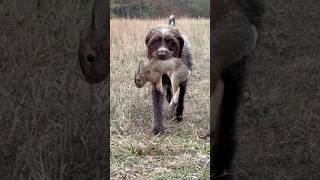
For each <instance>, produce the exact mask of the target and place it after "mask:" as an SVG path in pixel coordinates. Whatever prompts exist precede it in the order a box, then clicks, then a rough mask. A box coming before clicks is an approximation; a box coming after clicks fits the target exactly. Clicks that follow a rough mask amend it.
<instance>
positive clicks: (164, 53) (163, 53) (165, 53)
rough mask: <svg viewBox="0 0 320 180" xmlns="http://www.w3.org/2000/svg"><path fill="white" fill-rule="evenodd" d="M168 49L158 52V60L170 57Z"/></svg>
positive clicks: (161, 49)
mask: <svg viewBox="0 0 320 180" xmlns="http://www.w3.org/2000/svg"><path fill="white" fill-rule="evenodd" d="M168 52H169V51H168V49H165V48H160V49H159V50H158V52H157V55H158V58H160V59H164V58H166V57H167V56H168Z"/></svg>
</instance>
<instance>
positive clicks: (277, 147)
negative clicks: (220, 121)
mask: <svg viewBox="0 0 320 180" xmlns="http://www.w3.org/2000/svg"><path fill="white" fill-rule="evenodd" d="M211 2H212V1H211ZM264 2H265V6H266V12H265V15H264V19H263V23H262V26H263V31H262V32H261V35H260V39H259V44H258V47H257V48H256V50H255V53H254V55H252V57H250V61H249V63H248V74H247V80H246V83H245V90H244V96H243V100H242V103H241V108H240V111H239V122H238V128H237V129H238V133H237V135H238V143H239V145H238V147H237V157H236V161H235V174H236V175H237V176H238V178H239V179H319V178H320V171H319V170H320V151H319V147H320V141H319V137H320V131H319V127H320V111H319V108H320V93H319V92H320V91H319V90H320V73H319V72H320V61H319V57H320V49H319V47H320V36H319V30H320V23H319V22H320V21H319V19H320V11H319V7H320V1H318V0H309V1H307V0H291V1H278V0H265V1H264ZM212 10H213V7H212V6H211V13H212ZM211 15H212V14H211ZM211 18H212V16H211ZM211 22H212V19H211ZM211 33H212V32H211ZM211 41H212V39H211ZM211 53H212V51H211ZM211 57H212V54H211ZM211 123H212V122H211ZM211 125H212V124H211ZM211 127H212V126H211ZM213 138H214V137H213ZM211 161H213V159H211ZM213 163H214V162H213Z"/></svg>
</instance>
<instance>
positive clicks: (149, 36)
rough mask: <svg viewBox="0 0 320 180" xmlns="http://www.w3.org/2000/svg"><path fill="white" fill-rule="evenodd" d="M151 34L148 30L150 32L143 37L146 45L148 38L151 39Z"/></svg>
mask: <svg viewBox="0 0 320 180" xmlns="http://www.w3.org/2000/svg"><path fill="white" fill-rule="evenodd" d="M151 36H152V32H151V31H150V32H149V33H148V34H147V36H146V39H145V43H146V46H148V43H149V41H150V39H151Z"/></svg>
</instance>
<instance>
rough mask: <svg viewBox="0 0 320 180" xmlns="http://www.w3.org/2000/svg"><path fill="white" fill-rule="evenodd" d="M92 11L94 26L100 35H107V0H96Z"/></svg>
mask: <svg viewBox="0 0 320 180" xmlns="http://www.w3.org/2000/svg"><path fill="white" fill-rule="evenodd" d="M93 6H94V7H93V12H92V28H93V29H94V30H96V31H97V32H98V35H99V37H103V36H106V35H107V11H108V5H107V0H95V2H94V5H93Z"/></svg>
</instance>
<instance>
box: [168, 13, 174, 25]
mask: <svg viewBox="0 0 320 180" xmlns="http://www.w3.org/2000/svg"><path fill="white" fill-rule="evenodd" d="M169 25H171V26H176V19H175V18H174V15H173V14H171V16H170V17H169Z"/></svg>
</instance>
